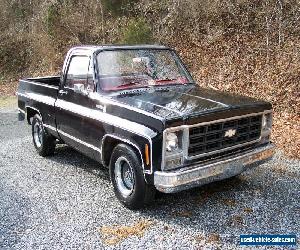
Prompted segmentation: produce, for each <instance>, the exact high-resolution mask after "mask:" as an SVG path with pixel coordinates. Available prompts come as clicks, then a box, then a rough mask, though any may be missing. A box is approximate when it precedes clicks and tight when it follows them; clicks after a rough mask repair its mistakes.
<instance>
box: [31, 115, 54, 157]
mask: <svg viewBox="0 0 300 250" xmlns="http://www.w3.org/2000/svg"><path fill="white" fill-rule="evenodd" d="M31 124H32V139H33V144H34V147H35V149H36V150H37V152H38V153H39V155H41V156H48V155H53V154H54V150H55V138H54V137H53V136H51V135H49V134H48V133H47V132H46V131H45V128H44V125H43V121H42V118H41V116H40V115H38V114H36V115H35V116H34V117H33V119H32V123H31Z"/></svg>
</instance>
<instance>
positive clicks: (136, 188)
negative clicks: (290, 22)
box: [17, 45, 274, 209]
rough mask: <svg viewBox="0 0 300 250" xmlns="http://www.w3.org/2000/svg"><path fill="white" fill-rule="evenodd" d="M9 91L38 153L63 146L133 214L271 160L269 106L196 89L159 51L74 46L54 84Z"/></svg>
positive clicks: (49, 80) (34, 83)
mask: <svg viewBox="0 0 300 250" xmlns="http://www.w3.org/2000/svg"><path fill="white" fill-rule="evenodd" d="M17 94H18V107H19V119H20V120H24V119H26V120H27V121H28V123H29V124H31V125H32V137H33V143H34V146H35V148H36V150H37V152H38V153H39V154H40V155H41V156H48V155H52V154H53V153H54V150H55V145H56V144H57V143H65V144H67V145H69V146H71V147H73V148H74V149H76V150H78V151H79V152H81V153H83V154H85V155H87V156H89V157H91V158H93V159H95V160H96V161H99V162H100V163H101V164H103V165H104V166H107V167H108V168H109V173H110V177H111V181H112V184H113V187H114V192H115V194H116V196H117V198H118V199H119V200H120V201H121V202H122V203H123V204H124V205H125V206H127V207H129V208H131V209H135V208H140V207H142V206H143V205H144V204H147V203H149V202H151V200H152V199H153V197H154V194H155V191H156V190H159V191H161V192H165V193H171V192H178V191H181V190H184V189H188V188H191V187H194V186H199V185H203V184H206V183H209V182H213V181H217V180H221V179H225V178H229V177H231V176H235V175H238V174H240V173H241V172H243V171H245V170H246V169H248V168H252V167H254V166H257V165H259V164H260V163H262V162H264V161H266V160H268V159H270V158H271V157H272V155H273V153H274V145H273V144H272V143H271V142H270V133H271V127H272V106H271V104H270V103H268V102H265V101H260V100H256V99H252V98H248V97H242V96H239V95H233V94H230V93H225V92H220V91H216V90H213V89H204V88H201V87H199V86H198V85H197V84H196V83H195V82H194V80H193V79H192V77H191V75H190V73H189V72H188V70H187V69H186V67H185V66H184V64H183V63H182V61H181V60H180V58H179V57H178V56H177V54H176V52H175V51H174V50H173V49H170V48H168V47H165V46H158V45H136V46H114V45H105V46H82V47H75V48H72V49H71V50H70V51H69V52H68V54H67V56H66V59H65V62H64V65H63V69H62V74H61V76H60V77H59V76H58V77H56V76H54V77H43V78H29V79H25V80H20V83H19V88H18V92H17ZM99 192H101V187H99Z"/></svg>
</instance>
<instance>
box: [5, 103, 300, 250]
mask: <svg viewBox="0 0 300 250" xmlns="http://www.w3.org/2000/svg"><path fill="white" fill-rule="evenodd" d="M299 169H300V162H299V161H298V160H289V159H287V158H285V156H284V155H282V154H281V153H280V152H277V154H276V156H275V158H274V159H273V160H272V161H271V162H269V163H267V164H264V165H262V166H260V167H258V168H256V169H255V170H252V171H248V172H246V173H243V174H242V175H240V176H239V177H235V178H231V179H229V180H225V181H221V182H218V183H213V184H209V185H206V186H203V187H199V188H195V189H192V190H189V191H184V192H181V193H178V194H172V195H166V194H159V196H158V197H157V198H156V201H155V203H154V204H153V205H152V206H150V207H148V208H146V209H144V210H143V211H135V212H133V211H130V210H128V209H126V208H124V207H122V206H121V205H120V204H119V202H118V201H117V199H116V198H115V196H114V194H113V191H112V188H111V185H110V182H109V177H108V171H107V170H106V169H104V168H103V167H101V166H99V164H98V163H96V162H94V161H92V160H90V159H88V158H86V157H84V156H83V155H81V154H79V153H78V152H76V151H74V150H72V149H71V148H69V147H67V146H60V147H59V148H58V149H57V150H56V153H55V155H54V156H53V157H49V158H42V157H40V156H38V154H37V153H36V152H35V149H34V147H33V145H32V142H31V135H30V127H29V126H28V125H26V123H25V122H18V121H17V118H16V112H15V111H14V110H5V109H0V249H113V248H121V249H175V248H178V249H199V248H204V249H219V248H222V249H224V248H229V249H235V248H239V246H238V240H239V235H240V234H255V233H269V234H273V233H274V234H287V233H295V234H297V236H298V237H299V229H300V218H299V214H300V205H299V193H300V192H299V187H300V171H299ZM135 223H140V224H142V225H143V223H144V225H145V227H143V226H141V227H137V228H136V227H134V225H135ZM113 225H115V226H128V228H127V229H131V230H129V232H131V235H130V236H129V237H126V235H125V236H124V237H123V238H122V240H120V241H118V240H111V238H110V235H109V234H108V235H107V234H104V230H103V227H106V228H107V227H108V228H110V227H111V226H113ZM101 229H102V230H101ZM112 229H113V228H112ZM125 229H126V228H125ZM122 230H123V231H122ZM109 232H110V233H111V234H113V233H114V231H113V230H110V231H109ZM117 232H123V234H124V228H123V229H122V228H121V229H119V230H118V231H117ZM127 232H128V230H127ZM125 233H126V230H125ZM120 237H122V236H120ZM119 239H120V238H119ZM298 246H299V245H298Z"/></svg>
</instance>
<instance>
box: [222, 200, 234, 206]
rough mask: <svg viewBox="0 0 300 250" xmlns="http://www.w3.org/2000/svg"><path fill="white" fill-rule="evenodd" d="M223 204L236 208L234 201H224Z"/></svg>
mask: <svg viewBox="0 0 300 250" xmlns="http://www.w3.org/2000/svg"><path fill="white" fill-rule="evenodd" d="M223 203H224V204H225V205H227V206H229V207H235V206H236V201H235V200H233V199H224V200H223Z"/></svg>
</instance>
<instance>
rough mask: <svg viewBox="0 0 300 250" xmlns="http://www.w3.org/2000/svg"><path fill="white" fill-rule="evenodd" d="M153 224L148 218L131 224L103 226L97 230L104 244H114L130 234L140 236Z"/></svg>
mask: <svg viewBox="0 0 300 250" xmlns="http://www.w3.org/2000/svg"><path fill="white" fill-rule="evenodd" d="M153 224H154V223H153V222H152V221H150V220H140V221H138V222H136V223H134V224H133V225H131V226H103V227H101V228H99V229H98V230H99V232H100V233H101V236H102V238H103V241H104V243H105V244H107V245H116V244H118V243H119V242H120V241H122V240H124V239H126V238H128V237H131V236H137V237H142V236H143V235H144V234H145V231H146V230H147V229H148V228H150V227H151V226H152V225H153Z"/></svg>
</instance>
